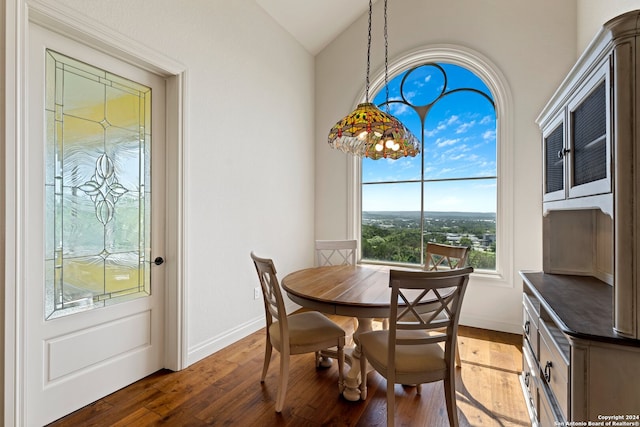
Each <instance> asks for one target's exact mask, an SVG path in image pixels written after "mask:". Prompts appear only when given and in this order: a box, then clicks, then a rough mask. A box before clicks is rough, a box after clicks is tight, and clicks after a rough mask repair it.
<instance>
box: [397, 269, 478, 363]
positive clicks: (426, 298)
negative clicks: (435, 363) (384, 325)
mask: <svg viewBox="0 0 640 427" xmlns="http://www.w3.org/2000/svg"><path fill="white" fill-rule="evenodd" d="M472 272H473V268H472V267H466V268H462V269H454V270H448V271H399V270H391V271H390V277H389V286H390V287H391V313H390V318H389V355H388V357H389V358H388V360H389V364H390V365H389V366H391V363H392V361H394V360H395V350H396V345H421V344H431V343H438V342H445V358H446V359H447V361H448V363H450V366H453V364H454V357H455V348H456V346H455V337H456V335H457V333H458V320H459V318H460V307H461V306H462V299H463V297H464V293H465V291H466V289H467V283H468V281H469V274H471V273H472ZM425 310H428V311H425ZM443 330H444V332H442V331H443ZM405 331H407V332H405ZM412 331H413V332H412ZM416 331H417V332H416ZM420 331H422V332H423V333H420ZM394 343H395V345H394Z"/></svg>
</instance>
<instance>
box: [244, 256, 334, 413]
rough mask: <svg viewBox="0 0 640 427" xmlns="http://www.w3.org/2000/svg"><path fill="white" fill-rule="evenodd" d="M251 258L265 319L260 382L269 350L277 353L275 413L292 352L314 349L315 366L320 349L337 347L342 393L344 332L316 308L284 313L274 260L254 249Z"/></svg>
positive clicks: (279, 406)
mask: <svg viewBox="0 0 640 427" xmlns="http://www.w3.org/2000/svg"><path fill="white" fill-rule="evenodd" d="M251 259H252V260H253V263H254V265H255V267H256V272H257V273H258V278H259V279H260V287H261V288H262V297H263V301H264V309H265V317H266V322H267V326H266V333H267V340H266V341H267V342H266V347H265V354H264V366H263V368H262V376H261V377H260V382H264V379H265V377H266V375H267V370H268V369H269V362H270V361H271V352H272V349H273V348H275V349H276V350H277V351H279V352H280V383H279V385H278V394H277V397H276V412H282V408H283V406H284V398H285V395H286V393H287V382H288V378H289V356H291V355H294V354H303V353H312V352H314V353H315V360H316V368H317V367H318V366H319V363H320V350H324V349H327V348H331V347H336V348H337V355H338V357H337V358H338V389H339V392H340V393H342V391H343V389H344V384H343V377H344V371H343V369H344V343H345V335H346V334H345V331H344V330H343V329H342V328H341V327H340V326H338V325H337V324H336V323H335V322H333V321H332V320H330V319H329V318H328V317H326V316H324V315H323V314H321V313H319V312H317V311H305V312H302V313H295V314H290V315H287V313H286V310H285V306H284V300H283V298H282V291H281V290H280V284H279V282H278V278H277V275H276V268H275V265H274V264H273V261H272V260H271V259H268V258H260V257H258V256H256V255H255V254H254V253H253V252H251Z"/></svg>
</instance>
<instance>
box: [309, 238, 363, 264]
mask: <svg viewBox="0 0 640 427" xmlns="http://www.w3.org/2000/svg"><path fill="white" fill-rule="evenodd" d="M357 251H358V241H357V240H316V265H317V266H318V267H322V266H324V265H355V263H356V255H357V254H356V252H357Z"/></svg>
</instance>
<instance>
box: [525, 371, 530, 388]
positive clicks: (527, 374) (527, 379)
mask: <svg viewBox="0 0 640 427" xmlns="http://www.w3.org/2000/svg"><path fill="white" fill-rule="evenodd" d="M529 375H531V374H530V373H529V372H525V374H524V385H526V386H527V387H529Z"/></svg>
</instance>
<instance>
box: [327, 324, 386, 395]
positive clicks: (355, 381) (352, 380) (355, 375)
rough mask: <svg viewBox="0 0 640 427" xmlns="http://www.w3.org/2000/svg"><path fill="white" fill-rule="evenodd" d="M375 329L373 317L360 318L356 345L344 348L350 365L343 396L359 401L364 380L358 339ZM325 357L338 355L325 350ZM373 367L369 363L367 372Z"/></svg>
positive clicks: (345, 359)
mask: <svg viewBox="0 0 640 427" xmlns="http://www.w3.org/2000/svg"><path fill="white" fill-rule="evenodd" d="M372 330H373V319H368V318H358V328H357V329H356V330H355V332H354V333H353V342H354V343H355V347H348V348H345V349H344V361H345V363H346V364H347V365H349V372H347V374H346V375H345V376H344V386H345V387H344V391H343V392H342V396H343V397H344V398H345V399H347V400H349V401H351V402H357V401H359V400H360V399H361V398H362V396H361V395H360V384H361V382H362V377H361V372H360V343H359V340H358V336H359V335H360V334H361V333H363V332H367V331H372ZM321 354H322V356H324V357H334V358H335V357H336V356H337V355H336V352H335V351H333V350H323V351H322V352H321ZM371 370H372V368H370V367H369V364H367V372H366V373H365V375H366V374H367V373H369V372H370V371H371Z"/></svg>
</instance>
